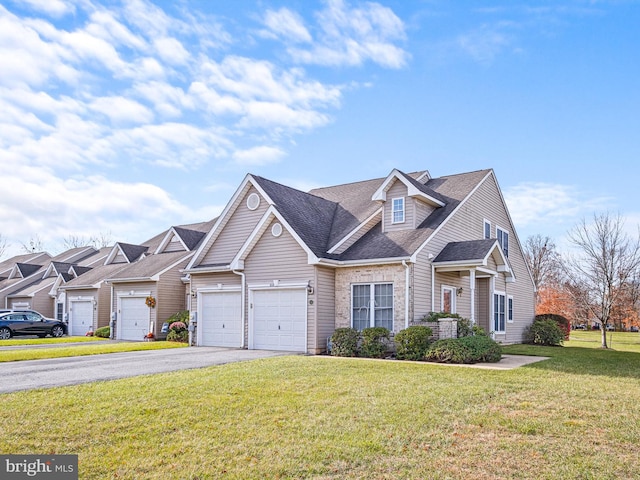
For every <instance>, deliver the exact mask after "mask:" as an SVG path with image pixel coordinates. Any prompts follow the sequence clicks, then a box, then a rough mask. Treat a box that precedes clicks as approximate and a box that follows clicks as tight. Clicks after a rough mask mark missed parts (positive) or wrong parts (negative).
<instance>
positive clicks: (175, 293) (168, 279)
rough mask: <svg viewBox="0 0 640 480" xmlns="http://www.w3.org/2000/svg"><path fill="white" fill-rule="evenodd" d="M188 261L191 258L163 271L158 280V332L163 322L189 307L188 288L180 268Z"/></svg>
mask: <svg viewBox="0 0 640 480" xmlns="http://www.w3.org/2000/svg"><path fill="white" fill-rule="evenodd" d="M188 262H189V260H185V261H184V262H183V263H182V264H180V265H178V266H176V267H174V268H172V269H171V270H169V271H167V272H165V273H163V274H162V275H161V276H160V279H159V280H158V286H157V292H158V297H157V305H156V308H155V309H156V310H157V315H156V317H157V324H156V330H155V331H156V333H158V332H160V330H161V328H162V324H163V323H164V322H166V321H167V320H168V318H169V317H170V316H171V315H173V314H175V313H178V312H180V311H182V310H186V308H187V307H186V305H185V299H186V297H185V293H186V290H185V288H184V284H183V283H182V280H181V277H182V275H183V274H182V273H181V272H180V270H181V269H183V268H184V267H186V266H187V263H188Z"/></svg>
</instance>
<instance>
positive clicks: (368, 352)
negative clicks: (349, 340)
mask: <svg viewBox="0 0 640 480" xmlns="http://www.w3.org/2000/svg"><path fill="white" fill-rule="evenodd" d="M360 338H361V344H360V348H359V350H358V354H359V355H360V356H361V357H367V358H384V356H385V354H386V352H387V342H388V341H389V330H387V329H386V328H384V327H372V328H365V329H364V330H362V332H361V333H360Z"/></svg>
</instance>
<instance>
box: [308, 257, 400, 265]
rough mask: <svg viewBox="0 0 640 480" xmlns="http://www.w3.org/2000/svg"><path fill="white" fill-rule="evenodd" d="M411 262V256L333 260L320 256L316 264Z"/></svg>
mask: <svg viewBox="0 0 640 480" xmlns="http://www.w3.org/2000/svg"><path fill="white" fill-rule="evenodd" d="M403 262H411V257H390V258H371V259H365V260H331V259H328V258H320V259H318V261H317V262H316V264H320V265H330V266H333V267H358V266H361V265H390V264H402V263H403Z"/></svg>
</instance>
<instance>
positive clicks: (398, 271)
mask: <svg viewBox="0 0 640 480" xmlns="http://www.w3.org/2000/svg"><path fill="white" fill-rule="evenodd" d="M405 275H406V274H405V268H404V267H403V266H402V265H372V266H370V267H350V268H338V269H336V276H335V278H336V328H341V327H351V285H352V284H354V283H393V331H394V332H396V333H397V332H399V331H400V330H403V329H404V328H405V323H404V322H405V319H404V305H405Z"/></svg>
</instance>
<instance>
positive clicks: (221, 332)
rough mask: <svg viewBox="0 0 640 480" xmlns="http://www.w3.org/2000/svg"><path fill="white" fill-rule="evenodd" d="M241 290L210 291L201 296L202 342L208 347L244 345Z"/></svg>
mask: <svg viewBox="0 0 640 480" xmlns="http://www.w3.org/2000/svg"><path fill="white" fill-rule="evenodd" d="M240 297H241V296H240V292H208V293H203V294H201V296H200V301H201V302H200V318H199V319H198V328H199V329H200V330H201V341H200V344H201V345H204V346H208V347H241V346H242V311H241V310H242V309H241V302H240Z"/></svg>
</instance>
